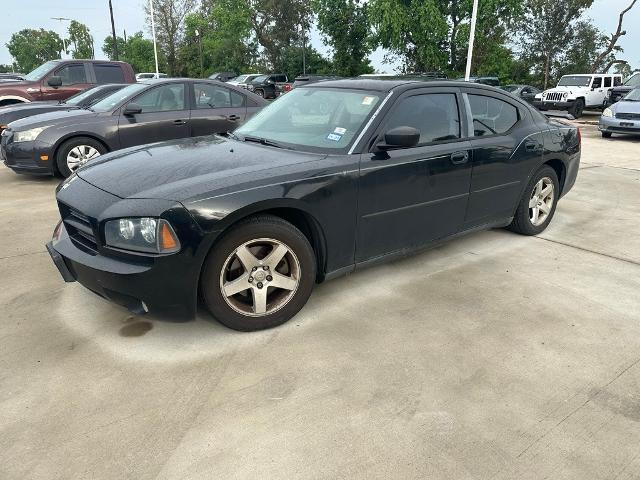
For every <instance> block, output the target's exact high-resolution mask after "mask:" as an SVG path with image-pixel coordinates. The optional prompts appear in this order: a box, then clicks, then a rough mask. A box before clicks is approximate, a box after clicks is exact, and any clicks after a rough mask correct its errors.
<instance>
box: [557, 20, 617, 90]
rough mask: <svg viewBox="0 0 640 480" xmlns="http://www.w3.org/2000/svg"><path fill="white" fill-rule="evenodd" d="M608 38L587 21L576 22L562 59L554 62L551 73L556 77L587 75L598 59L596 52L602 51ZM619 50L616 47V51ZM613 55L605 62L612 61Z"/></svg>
mask: <svg viewBox="0 0 640 480" xmlns="http://www.w3.org/2000/svg"><path fill="white" fill-rule="evenodd" d="M608 41H609V40H608V38H607V37H606V35H604V34H603V33H602V32H601V31H600V30H598V28H597V27H596V26H595V25H593V24H592V23H591V22H590V21H588V20H582V21H580V22H577V23H576V24H575V26H574V36H573V38H572V39H571V42H570V43H569V44H568V45H567V48H566V50H565V51H564V53H563V55H562V58H560V59H558V60H557V61H556V64H555V65H554V69H553V71H554V72H556V77H560V76H562V75H568V74H571V73H576V72H579V73H588V72H591V67H592V65H593V63H594V62H595V60H596V58H597V57H598V51H599V50H604V48H605V47H606V45H607V43H608ZM619 50H620V48H619V47H618V49H617V51H619ZM614 56H615V54H611V55H609V58H608V59H606V60H605V63H607V61H608V60H611V59H613V58H614Z"/></svg>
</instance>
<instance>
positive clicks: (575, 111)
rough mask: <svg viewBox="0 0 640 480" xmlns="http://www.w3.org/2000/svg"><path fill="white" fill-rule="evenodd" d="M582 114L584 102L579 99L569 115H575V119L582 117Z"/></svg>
mask: <svg viewBox="0 0 640 480" xmlns="http://www.w3.org/2000/svg"><path fill="white" fill-rule="evenodd" d="M582 112H584V100H582V99H581V98H579V99H577V100H576V101H575V102H574V103H573V105H572V106H571V108H570V109H569V113H570V114H571V115H573V117H574V118H580V117H581V116H582Z"/></svg>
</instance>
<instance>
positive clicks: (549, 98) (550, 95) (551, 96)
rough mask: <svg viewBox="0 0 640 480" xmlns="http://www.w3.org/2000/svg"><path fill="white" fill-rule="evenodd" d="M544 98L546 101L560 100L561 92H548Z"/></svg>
mask: <svg viewBox="0 0 640 480" xmlns="http://www.w3.org/2000/svg"><path fill="white" fill-rule="evenodd" d="M545 100H546V101H547V102H560V101H562V92H549V93H547V94H545Z"/></svg>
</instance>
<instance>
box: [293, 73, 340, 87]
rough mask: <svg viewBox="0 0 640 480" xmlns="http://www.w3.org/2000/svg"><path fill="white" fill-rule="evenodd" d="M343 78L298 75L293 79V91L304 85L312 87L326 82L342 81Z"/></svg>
mask: <svg viewBox="0 0 640 480" xmlns="http://www.w3.org/2000/svg"><path fill="white" fill-rule="evenodd" d="M341 78H342V77H339V76H338V75H298V76H297V77H296V78H294V79H293V83H292V84H291V90H293V89H294V88H298V87H302V86H304V85H311V84H312V83H317V82H324V81H325V80H340V79H341Z"/></svg>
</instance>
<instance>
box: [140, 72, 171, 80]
mask: <svg viewBox="0 0 640 480" xmlns="http://www.w3.org/2000/svg"><path fill="white" fill-rule="evenodd" d="M153 78H168V77H167V74H166V73H149V72H145V73H138V74H137V75H136V80H137V81H138V82H139V81H140V80H151V79H153Z"/></svg>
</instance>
